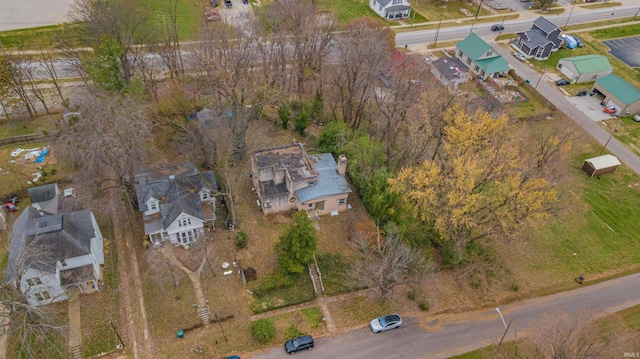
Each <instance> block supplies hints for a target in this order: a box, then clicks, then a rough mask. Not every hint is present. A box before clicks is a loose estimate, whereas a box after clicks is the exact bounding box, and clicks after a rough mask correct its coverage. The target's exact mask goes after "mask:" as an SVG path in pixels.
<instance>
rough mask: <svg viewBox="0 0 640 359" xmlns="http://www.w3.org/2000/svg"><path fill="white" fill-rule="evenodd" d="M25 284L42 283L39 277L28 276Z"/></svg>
mask: <svg viewBox="0 0 640 359" xmlns="http://www.w3.org/2000/svg"><path fill="white" fill-rule="evenodd" d="M27 284H28V285H30V286H34V285H40V284H42V281H41V280H40V278H29V279H27Z"/></svg>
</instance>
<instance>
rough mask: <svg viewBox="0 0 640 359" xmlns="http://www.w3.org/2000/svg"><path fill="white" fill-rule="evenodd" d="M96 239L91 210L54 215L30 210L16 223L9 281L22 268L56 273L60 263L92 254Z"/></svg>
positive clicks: (8, 270) (8, 274)
mask: <svg viewBox="0 0 640 359" xmlns="http://www.w3.org/2000/svg"><path fill="white" fill-rule="evenodd" d="M95 236H96V232H95V228H94V226H93V214H92V213H91V210H90V209H85V210H81V211H76V212H71V213H63V214H52V213H47V212H44V211H42V210H39V209H36V208H34V207H31V206H29V207H27V208H26V209H25V210H24V211H23V212H22V213H21V214H20V216H18V218H17V219H16V221H15V222H14V226H13V236H12V240H11V245H10V249H9V260H8V265H7V276H6V280H7V282H9V281H11V280H13V278H14V277H15V275H16V270H17V269H19V268H18V267H21V266H24V267H28V268H35V269H38V270H41V271H45V272H50V273H55V272H56V263H57V262H59V261H61V260H63V259H68V258H73V257H79V256H83V255H87V254H90V253H91V238H94V237H95ZM20 260H25V261H26V262H25V263H20Z"/></svg>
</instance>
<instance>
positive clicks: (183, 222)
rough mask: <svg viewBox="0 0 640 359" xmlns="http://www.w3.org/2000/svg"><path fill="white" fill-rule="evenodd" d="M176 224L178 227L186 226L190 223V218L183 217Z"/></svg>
mask: <svg viewBox="0 0 640 359" xmlns="http://www.w3.org/2000/svg"><path fill="white" fill-rule="evenodd" d="M178 225H179V226H180V227H186V226H189V225H191V218H183V219H181V220H179V221H178Z"/></svg>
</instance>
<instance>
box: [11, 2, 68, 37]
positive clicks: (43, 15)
mask: <svg viewBox="0 0 640 359" xmlns="http://www.w3.org/2000/svg"><path fill="white" fill-rule="evenodd" d="M73 2H74V0H0V31H6V30H14V29H25V28H30V27H38V26H46V25H55V24H60V23H63V22H65V21H68V19H67V13H69V10H71V4H73Z"/></svg>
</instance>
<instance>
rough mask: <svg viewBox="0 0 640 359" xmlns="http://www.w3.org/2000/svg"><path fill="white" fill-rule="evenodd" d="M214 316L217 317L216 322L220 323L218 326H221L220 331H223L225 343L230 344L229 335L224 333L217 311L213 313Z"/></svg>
mask: <svg viewBox="0 0 640 359" xmlns="http://www.w3.org/2000/svg"><path fill="white" fill-rule="evenodd" d="M213 315H214V316H215V317H216V322H218V325H219V326H220V330H221V331H222V336H223V337H224V341H226V342H227V343H228V342H229V339H227V335H226V334H225V333H224V329H222V323H220V318H218V313H216V311H215V310H214V311H213Z"/></svg>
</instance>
